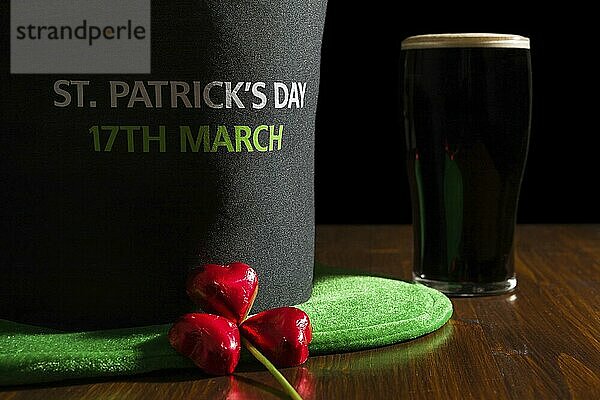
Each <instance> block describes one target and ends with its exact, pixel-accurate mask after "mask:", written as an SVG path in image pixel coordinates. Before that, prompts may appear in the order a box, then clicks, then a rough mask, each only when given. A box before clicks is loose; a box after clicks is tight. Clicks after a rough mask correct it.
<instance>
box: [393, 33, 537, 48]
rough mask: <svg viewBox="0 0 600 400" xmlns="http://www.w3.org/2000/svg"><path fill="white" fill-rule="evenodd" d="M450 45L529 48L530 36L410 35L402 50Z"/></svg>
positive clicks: (446, 46) (498, 34)
mask: <svg viewBox="0 0 600 400" xmlns="http://www.w3.org/2000/svg"><path fill="white" fill-rule="evenodd" d="M450 47H504V48H514V49H529V38H527V37H524V36H520V35H509V34H502V33H436V34H430V35H417V36H410V37H408V38H406V39H404V40H403V41H402V50H412V49H434V48H450Z"/></svg>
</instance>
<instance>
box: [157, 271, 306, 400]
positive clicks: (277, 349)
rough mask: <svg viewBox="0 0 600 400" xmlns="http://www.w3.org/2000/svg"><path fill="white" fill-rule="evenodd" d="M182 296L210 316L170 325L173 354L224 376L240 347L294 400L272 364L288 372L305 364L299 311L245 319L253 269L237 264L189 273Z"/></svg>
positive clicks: (303, 319) (303, 328) (253, 287)
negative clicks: (186, 297) (262, 366)
mask: <svg viewBox="0 0 600 400" xmlns="http://www.w3.org/2000/svg"><path fill="white" fill-rule="evenodd" d="M186 291H187V293H188V296H189V297H190V298H191V299H192V301H194V302H195V303H196V304H197V305H199V306H200V307H201V308H202V309H203V310H204V311H206V312H207V313H210V314H203V313H190V314H185V315H183V316H182V317H181V318H180V319H179V320H178V321H177V322H175V324H174V325H173V326H172V327H171V329H170V330H169V334H168V336H169V342H170V343H171V345H172V346H173V347H174V348H175V350H177V351H178V352H179V353H181V354H183V355H184V356H186V357H189V358H190V359H192V361H194V363H195V364H196V365H197V366H198V367H199V368H200V369H202V370H203V371H204V372H206V373H208V374H211V375H225V374H231V373H233V371H234V370H235V367H236V366H237V363H238V361H239V359H240V349H241V345H240V342H242V343H244V345H245V346H246V347H247V348H248V350H249V351H250V352H251V353H252V354H253V355H254V356H255V357H256V358H257V359H258V360H259V361H260V362H262V363H263V364H264V365H265V366H266V367H267V369H269V371H270V372H271V373H272V374H273V375H274V376H275V378H277V380H278V381H279V382H280V384H282V385H283V386H284V388H285V389H286V390H288V393H289V394H290V395H291V396H292V397H293V398H300V396H299V395H298V393H297V392H296V391H295V389H294V388H293V387H292V386H291V385H290V384H289V383H288V382H287V381H286V380H285V378H284V377H283V375H281V374H280V373H279V371H277V369H275V367H274V366H273V364H275V365H276V366H279V367H291V366H296V365H300V364H303V363H304V362H305V361H306V360H307V358H308V345H309V343H310V341H311V339H312V327H311V325H310V320H309V318H308V315H306V313H305V312H304V311H302V310H300V309H298V308H295V307H281V308H275V309H272V310H267V311H263V312H261V313H258V314H256V315H254V316H251V317H249V318H248V313H249V312H250V309H251V308H252V304H253V303H254V299H255V298H256V294H257V293H258V278H257V275H256V272H255V271H254V269H252V268H251V267H250V266H248V265H246V264H243V263H240V262H235V263H231V264H228V265H216V264H206V265H203V266H202V267H199V268H196V269H194V270H193V271H192V272H191V274H190V277H189V279H188V281H187V284H186ZM271 362H272V363H273V364H271Z"/></svg>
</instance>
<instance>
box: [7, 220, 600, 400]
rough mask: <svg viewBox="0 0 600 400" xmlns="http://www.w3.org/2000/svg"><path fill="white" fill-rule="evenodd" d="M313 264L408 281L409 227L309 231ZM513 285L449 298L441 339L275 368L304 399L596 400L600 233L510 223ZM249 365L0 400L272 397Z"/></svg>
mask: <svg viewBox="0 0 600 400" xmlns="http://www.w3.org/2000/svg"><path fill="white" fill-rule="evenodd" d="M317 259H318V260H319V261H320V262H322V263H325V264H329V265H332V266H338V267H348V268H357V269H363V270H367V271H371V272H373V273H377V274H382V273H383V274H387V275H390V276H393V277H396V278H400V279H406V280H407V279H410V267H411V259H412V235H411V231H410V227H409V226H383V225H382V226H319V227H318V231H317ZM517 274H518V281H519V284H518V288H517V290H516V291H515V292H513V293H512V294H507V295H501V296H492V297H480V298H470V299H458V298H456V299H453V300H452V302H453V304H454V309H455V311H454V316H453V317H452V319H451V320H450V322H449V323H448V324H446V325H445V326H444V327H443V328H441V329H440V330H438V331H436V332H434V333H432V334H430V335H427V336H424V337H421V338H419V339H416V340H413V341H410V342H406V343H401V344H398V345H395V346H389V347H384V348H380V349H376V350H369V351H361V352H356V353H347V354H335V355H328V356H322V357H312V358H310V359H309V360H308V362H307V363H306V364H305V365H304V366H302V367H298V368H289V369H285V370H283V373H284V375H285V376H286V377H287V378H288V379H289V380H290V381H291V382H292V383H294V384H295V385H296V387H297V388H298V391H299V392H300V393H301V394H302V395H303V396H304V397H305V399H328V400H329V399H400V398H402V399H494V400H495V399H504V398H508V399H569V398H575V399H599V398H600V226H599V225H579V226H570V225H533V226H519V228H518V236H517ZM282 397H283V394H282V392H281V391H280V389H279V387H278V385H277V383H276V382H275V381H274V379H272V378H271V376H270V375H269V374H268V373H267V372H265V371H263V370H262V369H260V368H258V367H253V368H250V369H249V370H245V371H241V372H239V373H236V375H235V376H234V377H219V378H206V377H202V376H200V377H199V374H198V373H197V372H196V371H185V372H164V371H163V372H159V373H154V374H151V375H145V376H139V377H129V378H114V379H111V380H102V381H99V380H95V381H85V382H81V381H78V382H74V383H73V382H71V383H68V384H58V385H57V384H54V385H45V386H36V387H28V388H19V389H17V390H14V389H11V390H10V391H6V390H4V391H1V390H0V399H28V400H32V399H44V400H47V399H92V398H94V399H95V398H102V399H153V398H158V399H195V400H196V399H230V400H234V399H278V398H282Z"/></svg>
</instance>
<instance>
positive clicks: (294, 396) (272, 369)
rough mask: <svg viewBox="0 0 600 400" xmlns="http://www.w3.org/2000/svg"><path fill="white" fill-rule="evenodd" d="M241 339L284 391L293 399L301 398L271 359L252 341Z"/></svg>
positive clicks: (298, 399) (299, 399)
mask: <svg viewBox="0 0 600 400" xmlns="http://www.w3.org/2000/svg"><path fill="white" fill-rule="evenodd" d="M241 339H242V343H243V344H244V346H246V348H247V349H248V350H249V351H250V353H252V355H253V356H254V357H255V358H256V359H257V360H258V361H260V362H261V364H262V365H264V366H265V367H267V369H268V370H269V372H270V373H271V375H273V376H274V377H275V379H276V380H277V382H279V384H280V385H281V387H283V389H284V390H285V392H286V393H287V394H288V395H289V396H290V397H291V398H292V399H294V400H302V397H300V395H299V394H298V392H297V391H296V389H294V387H293V386H292V385H290V383H289V382H288V381H287V379H285V377H284V376H283V375H282V374H281V372H279V370H277V368H275V366H274V365H273V363H271V361H269V359H268V358H267V357H265V356H264V355H263V354H262V353H261V352H260V351H258V349H257V348H256V347H254V345H253V344H252V343H250V342H249V341H248V340H246V338H241Z"/></svg>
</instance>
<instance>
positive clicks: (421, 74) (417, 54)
mask: <svg viewBox="0 0 600 400" xmlns="http://www.w3.org/2000/svg"><path fill="white" fill-rule="evenodd" d="M402 50H403V53H404V54H403V55H404V65H405V69H404V81H403V96H404V120H405V133H406V141H407V149H408V174H409V182H410V187H411V197H412V208H413V231H414V244H415V246H414V266H413V278H414V280H415V281H416V282H420V283H423V284H425V285H428V286H432V287H434V288H437V289H439V290H441V291H443V292H445V293H448V294H452V295H457V296H472V295H484V294H493V293H504V292H508V291H510V290H513V289H514V288H515V287H516V284H517V281H516V277H515V270H514V231H515V222H516V211H517V203H518V198H519V190H520V186H521V180H522V177H523V170H524V167H525V160H526V157H527V148H528V143H529V133H530V121H531V59H530V51H529V39H528V38H525V37H522V36H517V35H503V34H472V33H471V34H438V35H420V36H412V37H409V38H407V39H406V40H404V41H403V42H402Z"/></svg>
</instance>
